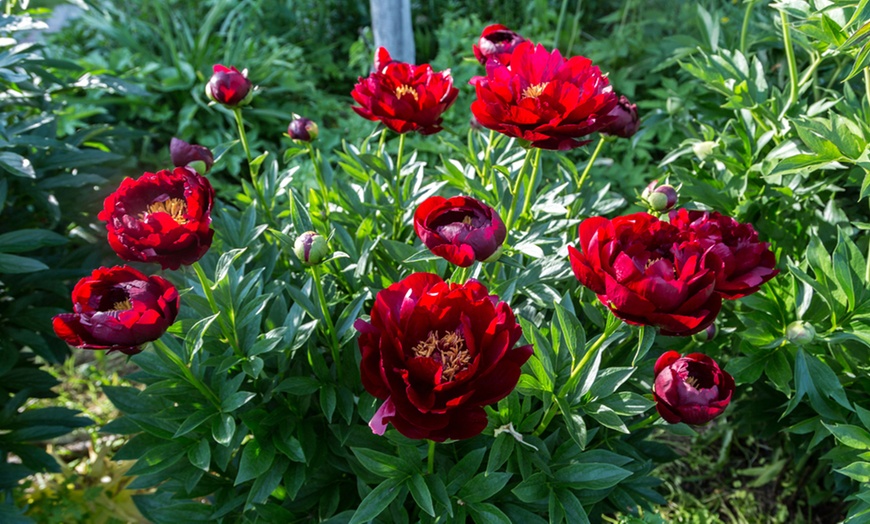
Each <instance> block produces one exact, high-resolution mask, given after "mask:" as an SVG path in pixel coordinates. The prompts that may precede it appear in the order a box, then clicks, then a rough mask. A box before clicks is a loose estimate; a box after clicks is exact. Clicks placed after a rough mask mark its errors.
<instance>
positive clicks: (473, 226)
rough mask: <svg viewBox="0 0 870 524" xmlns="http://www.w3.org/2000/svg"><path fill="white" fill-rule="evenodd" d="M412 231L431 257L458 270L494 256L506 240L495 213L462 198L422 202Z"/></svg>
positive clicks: (438, 197)
mask: <svg viewBox="0 0 870 524" xmlns="http://www.w3.org/2000/svg"><path fill="white" fill-rule="evenodd" d="M414 231H416V232H417V236H418V237H420V240H422V241H423V244H425V245H426V247H428V248H429V249H430V250H431V251H432V253H434V254H436V255H438V256H439V257H443V258H446V259H447V261H448V262H450V263H452V264H456V265H457V266H461V267H468V266H470V265H471V264H473V263H474V261H475V260H479V261H481V262H483V261H485V260H487V259H488V258H490V257H491V256H493V255H494V254H495V253H496V252H497V251H498V250H499V248H501V245H502V243H503V242H504V239H505V236H507V229H505V225H504V222H502V220H501V217H499V216H498V213H496V211H495V209H493V208H491V207H489V206H488V205H486V204H484V203H483V202H481V201H480V200H475V199H473V198H469V197H464V196H458V197H453V198H442V197H440V196H433V197H429V198H427V199H426V200H424V201H423V203H422V204H420V205H419V207H417V211H416V212H415V213H414Z"/></svg>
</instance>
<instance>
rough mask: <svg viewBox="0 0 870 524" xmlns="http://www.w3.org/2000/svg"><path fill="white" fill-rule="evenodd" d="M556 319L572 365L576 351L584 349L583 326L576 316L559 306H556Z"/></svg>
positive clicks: (584, 336) (584, 334)
mask: <svg viewBox="0 0 870 524" xmlns="http://www.w3.org/2000/svg"><path fill="white" fill-rule="evenodd" d="M556 317H557V318H558V320H559V331H560V332H561V333H562V338H563V339H564V340H565V346H566V347H567V348H568V352H569V353H570V354H571V362H572V363H573V362H574V361H575V360H576V359H577V350H578V349H579V348H584V347H586V331H585V330H584V329H583V324H581V323H580V321H579V320H577V315H575V314H574V313H572V312H570V311H568V310H567V309H565V307H564V306H562V305H561V304H556Z"/></svg>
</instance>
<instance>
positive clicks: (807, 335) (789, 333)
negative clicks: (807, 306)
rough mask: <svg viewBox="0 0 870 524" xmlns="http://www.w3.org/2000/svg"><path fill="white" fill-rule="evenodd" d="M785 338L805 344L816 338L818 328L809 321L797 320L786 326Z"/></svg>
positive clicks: (798, 343)
mask: <svg viewBox="0 0 870 524" xmlns="http://www.w3.org/2000/svg"><path fill="white" fill-rule="evenodd" d="M785 338H787V339H788V341H789V342H791V343H792V344H797V345H798V346H803V345H805V344H809V343H810V342H812V341H813V340H815V338H816V328H814V327H813V325H812V324H810V323H809V322H804V321H803V320H795V321H794V322H792V323H791V324H789V325H788V327H786V328H785Z"/></svg>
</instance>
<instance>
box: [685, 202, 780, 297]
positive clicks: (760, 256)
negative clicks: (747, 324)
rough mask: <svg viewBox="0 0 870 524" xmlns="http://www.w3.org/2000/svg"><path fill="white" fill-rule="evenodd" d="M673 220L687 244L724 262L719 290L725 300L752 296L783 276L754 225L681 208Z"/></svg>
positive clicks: (715, 214) (720, 274)
mask: <svg viewBox="0 0 870 524" xmlns="http://www.w3.org/2000/svg"><path fill="white" fill-rule="evenodd" d="M669 218H670V223H671V224H673V225H674V226H675V227H677V228H678V229H679V230H680V231H681V239H682V240H683V241H684V242H695V243H697V244H699V245H700V246H701V248H702V249H703V250H704V251H710V252H712V253H714V254H715V255H716V256H718V257H719V258H720V259H721V260H722V267H721V270H720V272H719V275H718V277H717V279H716V291H717V292H718V293H720V294H721V295H722V296H723V297H724V298H727V299H729V300H734V299H737V298H740V297H745V296H746V295H751V294H752V293H755V292H756V291H758V288H759V287H761V285H762V284H764V283H765V282H767V281H768V280H770V279H771V278H773V277H775V276H776V275H777V274H778V273H779V270H778V269H776V257H775V256H774V254H773V252H772V251H771V250H770V244H768V243H767V242H759V240H758V233H757V232H756V231H755V229H754V228H753V227H752V226H751V225H750V224H741V223H740V222H738V221H736V220H734V219H733V218H731V217H727V216H724V215H721V214H719V213H717V212H715V211H713V212H710V211H689V210H687V209H678V210H675V211H671V212H670V214H669Z"/></svg>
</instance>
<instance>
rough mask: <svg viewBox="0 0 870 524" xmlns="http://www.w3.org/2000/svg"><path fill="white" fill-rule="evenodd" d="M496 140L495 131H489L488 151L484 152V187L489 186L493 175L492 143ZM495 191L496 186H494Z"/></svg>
mask: <svg viewBox="0 0 870 524" xmlns="http://www.w3.org/2000/svg"><path fill="white" fill-rule="evenodd" d="M493 140H495V131H493V130H492V129H490V130H489V141H487V143H486V149H485V150H484V152H483V176H482V177H481V178H482V179H483V180H482V182H483V184H484V187H485V186H486V185H487V184H489V179H490V176H491V175H492V142H493ZM492 187H493V189H495V184H493V185H492Z"/></svg>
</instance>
